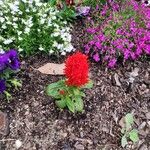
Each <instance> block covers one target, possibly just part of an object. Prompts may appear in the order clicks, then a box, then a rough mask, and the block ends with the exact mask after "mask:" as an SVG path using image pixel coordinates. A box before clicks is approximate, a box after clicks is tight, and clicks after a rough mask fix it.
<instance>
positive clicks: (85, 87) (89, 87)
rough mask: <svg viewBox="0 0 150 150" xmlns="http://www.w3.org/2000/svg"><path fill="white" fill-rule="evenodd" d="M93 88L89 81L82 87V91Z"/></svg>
mask: <svg viewBox="0 0 150 150" xmlns="http://www.w3.org/2000/svg"><path fill="white" fill-rule="evenodd" d="M92 87H93V81H92V80H90V81H89V82H88V83H87V84H86V85H85V86H83V87H82V88H84V89H91V88H92Z"/></svg>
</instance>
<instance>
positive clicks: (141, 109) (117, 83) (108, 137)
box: [1, 22, 150, 150]
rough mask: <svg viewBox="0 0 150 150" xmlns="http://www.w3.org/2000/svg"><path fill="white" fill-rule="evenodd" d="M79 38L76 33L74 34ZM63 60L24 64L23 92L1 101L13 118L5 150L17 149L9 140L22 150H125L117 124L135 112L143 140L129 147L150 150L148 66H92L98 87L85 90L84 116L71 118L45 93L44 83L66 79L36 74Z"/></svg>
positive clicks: (139, 63) (39, 58)
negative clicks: (16, 143)
mask: <svg viewBox="0 0 150 150" xmlns="http://www.w3.org/2000/svg"><path fill="white" fill-rule="evenodd" d="M80 23H82V22H78V26H79V27H80V26H81V24H80ZM79 27H76V28H78V29H79ZM80 29H81V28H80ZM83 30H84V29H83ZM83 30H79V31H80V32H82V31H83ZM77 35H78V34H77V30H76V34H75V35H74V36H77ZM82 38H83V37H82ZM82 38H80V37H74V38H73V39H78V40H76V41H75V40H74V44H76V43H78V42H79V41H81V40H80V39H82ZM80 46H81V45H78V48H80ZM63 61H64V59H63V58H53V59H52V57H51V58H50V57H45V56H35V57H31V58H29V59H26V60H22V61H21V64H22V65H21V66H22V67H21V71H20V73H19V74H18V78H19V79H21V80H22V82H23V85H22V88H21V89H19V90H18V91H15V92H14V94H13V100H11V101H10V102H9V103H6V102H5V101H1V109H2V110H3V111H5V112H7V113H8V114H9V121H10V132H9V134H8V136H3V138H4V139H6V142H1V146H2V149H6V150H13V149H15V145H14V143H15V142H14V141H13V140H12V141H7V139H14V140H17V139H19V140H20V141H22V142H23V145H22V148H21V149H24V150H28V149H32V150H34V149H37V150H38V149H43V150H44V149H45V150H48V149H56V150H58V149H61V150H71V149H98V150H100V149H103V148H106V149H108V150H110V149H116V150H121V149H122V148H121V146H120V139H121V132H120V129H121V127H120V125H119V121H120V120H121V118H122V117H123V116H124V115H125V114H126V113H129V112H133V113H134V114H135V118H136V120H135V122H136V124H135V127H136V128H140V142H139V144H137V145H136V147H133V148H131V147H132V146H130V145H129V148H128V149H129V150H130V149H139V150H146V148H147V150H148V149H149V148H150V147H148V146H149V139H150V137H149V134H148V131H149V129H148V128H149V125H150V124H149V123H150V122H149V119H150V118H149V113H148V111H149V107H150V105H149V98H150V95H149V93H150V91H149V86H150V83H149V80H150V76H149V74H150V63H149V62H148V61H147V62H142V61H137V62H136V63H132V62H129V63H126V64H125V66H121V65H120V66H119V67H118V68H116V69H114V70H108V69H106V68H105V67H102V66H101V65H100V64H96V63H92V62H91V64H90V68H91V70H90V74H91V79H92V80H93V82H94V87H93V88H92V89H90V90H88V91H86V98H85V99H84V103H85V111H84V113H82V114H76V115H73V114H71V113H69V112H68V110H64V111H62V110H60V109H58V108H57V107H56V106H55V104H54V100H53V99H52V98H50V97H47V96H46V94H45V87H46V85H47V84H49V83H53V82H55V81H58V80H59V79H61V78H62V77H63V76H53V75H44V74H41V73H40V72H38V71H37V70H36V69H37V68H39V67H40V66H42V65H43V64H45V63H47V62H57V63H62V62H63ZM137 71H138V72H137ZM131 74H132V75H133V77H134V82H133V83H132V84H130V83H129V82H130V77H131V76H130V75H131ZM117 78H118V79H117ZM1 138H2V137H1ZM131 145H132V144H131ZM140 147H144V148H143V149H142V148H141V149H140Z"/></svg>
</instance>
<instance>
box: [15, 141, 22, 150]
mask: <svg viewBox="0 0 150 150" xmlns="http://www.w3.org/2000/svg"><path fill="white" fill-rule="evenodd" d="M15 145H16V148H17V149H19V148H20V147H21V145H22V142H21V141H20V140H16V141H15Z"/></svg>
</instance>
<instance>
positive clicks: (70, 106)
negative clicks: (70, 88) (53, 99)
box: [65, 97, 75, 113]
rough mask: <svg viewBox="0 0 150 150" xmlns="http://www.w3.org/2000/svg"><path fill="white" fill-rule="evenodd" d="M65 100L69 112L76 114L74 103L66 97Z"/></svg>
mask: <svg viewBox="0 0 150 150" xmlns="http://www.w3.org/2000/svg"><path fill="white" fill-rule="evenodd" d="M65 100H66V105H67V107H68V108H69V110H70V111H71V112H73V113H74V112H75V104H74V102H73V101H72V100H71V99H70V98H69V97H66V98H65Z"/></svg>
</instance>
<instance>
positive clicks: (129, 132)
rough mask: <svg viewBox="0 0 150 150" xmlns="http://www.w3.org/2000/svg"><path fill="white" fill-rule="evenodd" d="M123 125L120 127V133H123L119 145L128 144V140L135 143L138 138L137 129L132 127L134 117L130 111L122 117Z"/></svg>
mask: <svg viewBox="0 0 150 150" xmlns="http://www.w3.org/2000/svg"><path fill="white" fill-rule="evenodd" d="M124 123H125V124H124V127H122V130H121V133H122V134H123V136H122V138H121V146H122V147H125V146H126V145H127V144H128V140H131V141H132V142H133V143H136V142H137V141H138V140H139V137H138V130H136V129H133V127H132V126H133V124H134V118H133V115H132V114H131V113H128V114H127V115H126V116H125V117H124Z"/></svg>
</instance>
